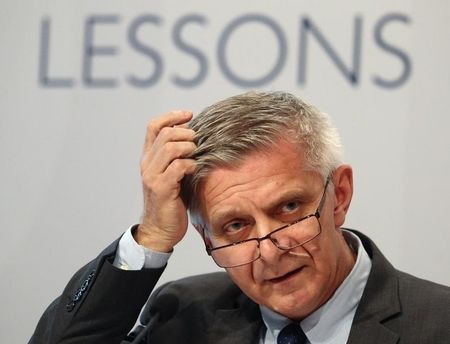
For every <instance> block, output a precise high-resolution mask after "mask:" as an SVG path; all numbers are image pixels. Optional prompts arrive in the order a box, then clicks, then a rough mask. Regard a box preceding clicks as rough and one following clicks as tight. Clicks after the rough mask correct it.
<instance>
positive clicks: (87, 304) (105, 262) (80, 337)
mask: <svg viewBox="0 0 450 344" xmlns="http://www.w3.org/2000/svg"><path fill="white" fill-rule="evenodd" d="M117 243H118V241H116V242H114V243H113V244H111V245H110V246H109V247H108V248H107V249H105V250H104V251H103V252H102V253H101V254H100V255H99V256H98V257H97V258H96V259H94V260H93V261H91V262H90V263H88V264H87V265H86V266H84V267H83V268H81V269H80V270H79V271H78V272H77V273H76V274H75V275H74V276H73V277H72V278H71V280H70V281H69V283H68V284H67V286H66V287H65V289H64V291H63V293H62V295H61V296H60V297H58V298H57V299H56V300H55V301H53V302H52V303H51V304H50V306H49V307H48V308H47V309H46V311H45V312H44V314H43V315H42V317H41V319H40V320H39V323H38V325H37V327H36V330H35V332H34V334H33V336H32V338H31V339H30V341H29V344H41V343H42V344H44V343H45V344H54V343H55V344H56V343H58V344H63V343H64V344H69V343H70V344H75V343H83V344H89V343H96V344H99V343H111V344H114V343H120V342H121V340H123V339H124V337H125V336H126V335H127V333H128V332H129V331H130V330H131V328H132V327H133V325H134V324H135V322H136V319H137V317H138V315H139V312H140V310H141V308H142V306H143V305H144V304H145V302H146V301H147V299H148V297H149V295H150V293H151V291H152V290H153V288H154V287H155V285H156V283H157V281H158V279H159V277H160V276H161V274H162V272H163V271H164V268H160V269H142V270H137V271H125V270H121V269H118V268H116V267H114V266H113V265H112V262H113V260H114V256H115V252H116V249H117Z"/></svg>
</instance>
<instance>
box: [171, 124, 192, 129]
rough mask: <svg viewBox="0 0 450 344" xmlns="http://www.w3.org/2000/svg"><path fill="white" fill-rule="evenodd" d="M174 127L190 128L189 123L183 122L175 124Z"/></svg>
mask: <svg viewBox="0 0 450 344" xmlns="http://www.w3.org/2000/svg"><path fill="white" fill-rule="evenodd" d="M173 127H174V128H184V129H189V123H183V124H178V125H174V126H173Z"/></svg>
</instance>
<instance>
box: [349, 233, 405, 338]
mask: <svg viewBox="0 0 450 344" xmlns="http://www.w3.org/2000/svg"><path fill="white" fill-rule="evenodd" d="M355 234H357V235H358V236H359V237H360V239H361V241H362V242H363V245H364V248H365V249H366V251H367V253H368V254H369V256H370V257H371V258H372V269H371V271H370V275H369V279H368V280H367V285H366V288H365V289H364V293H363V296H362V298H361V301H360V303H359V305H358V309H357V310H356V314H355V318H354V320H353V324H352V329H351V331H350V336H349V339H348V342H347V343H348V344H377V343H383V344H395V343H397V342H398V340H399V335H398V334H397V333H395V332H393V331H392V330H390V329H389V328H388V327H386V326H385V325H384V324H383V323H384V322H385V321H386V320H387V319H388V318H391V317H393V316H395V315H397V314H399V313H400V312H401V305H400V300H399V296H398V278H397V275H396V272H395V269H394V267H393V266H392V265H391V264H390V263H389V262H388V261H387V259H386V258H385V257H384V256H383V254H382V253H381V252H380V251H379V250H378V248H377V247H376V245H375V244H374V243H373V242H372V241H371V240H370V239H369V238H367V237H366V236H364V235H363V234H361V233H359V232H356V233H355Z"/></svg>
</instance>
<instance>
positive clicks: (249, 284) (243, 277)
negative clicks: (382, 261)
mask: <svg viewBox="0 0 450 344" xmlns="http://www.w3.org/2000/svg"><path fill="white" fill-rule="evenodd" d="M347 169H349V171H350V172H348V171H347V173H345V172H344V173H343V174H344V179H345V175H347V177H348V176H349V178H350V180H349V181H348V182H349V185H347V186H345V185H344V187H343V188H339V183H340V181H339V180H336V178H338V179H339V178H340V177H339V176H337V177H336V173H335V176H333V179H332V181H333V182H334V183H337V184H338V185H336V186H335V189H336V194H335V193H334V192H333V190H332V189H333V185H332V184H330V188H329V190H328V192H327V194H326V201H325V204H324V207H323V209H322V212H321V217H320V223H321V226H322V233H321V234H320V235H319V236H318V237H316V238H315V239H313V240H312V241H310V242H308V243H306V244H305V245H303V246H302V247H299V248H296V249H295V252H292V251H283V250H280V249H279V248H277V247H276V246H275V245H274V244H273V243H272V242H271V241H270V240H264V241H262V242H261V243H260V251H261V258H260V259H258V260H256V261H254V262H253V263H250V264H247V265H244V266H240V267H235V268H228V269H227V272H228V274H229V276H230V277H231V279H232V280H233V281H234V282H235V283H236V284H237V285H238V286H239V287H240V288H241V290H242V291H243V292H244V293H245V294H247V295H248V296H249V297H250V298H251V299H253V300H254V301H255V302H256V303H258V304H260V305H264V306H266V307H268V308H270V309H272V310H274V311H276V312H278V313H281V314H283V315H285V316H287V317H289V318H292V319H301V318H304V317H305V316H307V315H308V314H310V313H312V312H313V311H314V310H316V309H317V308H319V307H320V306H321V305H322V304H323V303H325V302H326V301H327V300H328V299H329V298H330V297H331V296H332V294H333V292H334V291H335V290H336V288H337V287H338V286H339V285H340V283H341V282H342V281H343V280H344V279H345V277H346V276H347V275H348V273H349V272H350V270H351V268H352V266H353V263H354V259H353V256H352V254H351V251H350V250H349V248H348V246H347V245H346V243H345V241H344V239H343V237H342V234H341V231H340V230H339V227H340V226H341V225H342V222H343V218H345V212H346V211H347V208H348V204H349V203H350V199H349V198H351V190H347V191H346V190H345V189H346V188H347V189H348V188H349V187H350V189H351V169H350V167H348V166H347ZM338 174H341V173H340V172H339V170H338ZM342 189H344V191H343V190H342ZM323 190H324V181H323V178H322V177H321V176H320V175H319V174H318V173H317V172H311V171H307V170H306V169H305V162H304V158H302V154H299V152H298V150H295V148H294V146H293V145H292V144H290V143H288V142H286V141H283V140H281V141H279V142H278V144H277V145H275V146H274V147H273V149H272V150H271V151H265V152H259V153H254V154H251V155H249V156H248V157H247V158H245V160H244V162H243V164H241V165H240V166H239V167H237V168H233V169H231V168H217V169H215V170H213V171H212V172H211V173H210V174H209V176H208V177H207V178H206V180H205V182H204V184H203V185H202V188H201V193H200V197H201V199H200V201H201V203H202V205H203V218H204V220H205V222H206V227H207V228H208V229H210V230H211V229H214V231H222V230H224V231H229V230H232V231H235V230H237V231H241V230H242V231H248V233H249V237H262V236H264V235H266V234H268V233H269V232H271V231H273V230H274V229H276V228H278V227H280V226H282V225H283V224H285V223H286V222H288V221H292V216H293V215H296V214H303V215H304V214H310V213H314V212H315V210H316V209H317V207H318V205H319V202H320V198H321V196H322V195H323ZM343 193H344V194H343ZM345 193H350V195H346V194H345ZM343 202H344V203H345V202H347V204H343ZM342 213H343V214H342ZM292 239H293V240H295V238H292Z"/></svg>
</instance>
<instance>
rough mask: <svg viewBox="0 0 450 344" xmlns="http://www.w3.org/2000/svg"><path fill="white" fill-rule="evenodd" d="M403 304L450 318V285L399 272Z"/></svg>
mask: <svg viewBox="0 0 450 344" xmlns="http://www.w3.org/2000/svg"><path fill="white" fill-rule="evenodd" d="M398 276H399V293H400V298H401V300H402V306H403V307H407V308H410V309H415V310H417V309H421V310H423V311H424V312H430V313H434V317H435V316H436V315H437V314H441V315H442V316H444V315H445V316H446V317H447V319H450V287H448V286H445V285H441V284H438V283H434V282H431V281H428V280H424V279H421V278H418V277H415V276H412V275H410V274H408V273H405V272H398Z"/></svg>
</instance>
